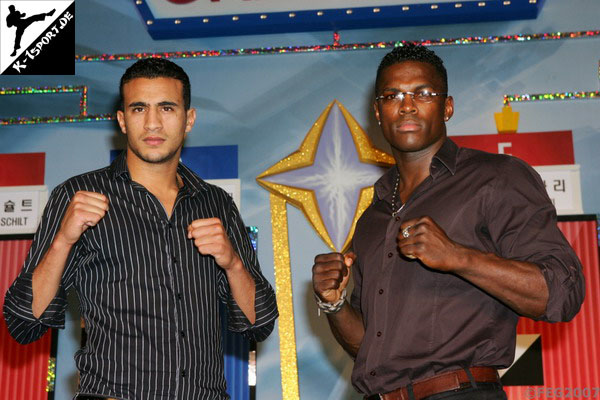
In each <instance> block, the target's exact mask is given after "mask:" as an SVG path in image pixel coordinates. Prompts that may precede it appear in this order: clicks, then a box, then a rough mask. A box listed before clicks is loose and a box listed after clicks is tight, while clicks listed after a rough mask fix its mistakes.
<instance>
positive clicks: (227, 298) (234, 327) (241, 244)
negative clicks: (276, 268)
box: [219, 201, 279, 342]
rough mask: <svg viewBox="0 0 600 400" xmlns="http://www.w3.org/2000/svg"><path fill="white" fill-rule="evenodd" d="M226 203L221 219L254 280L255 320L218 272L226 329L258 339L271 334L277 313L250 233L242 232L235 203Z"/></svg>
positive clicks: (223, 275)
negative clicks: (227, 208) (237, 300)
mask: <svg viewBox="0 0 600 400" xmlns="http://www.w3.org/2000/svg"><path fill="white" fill-rule="evenodd" d="M229 206H230V207H229V212H228V218H227V221H226V223H225V227H226V230H227V234H228V236H229V240H230V241H231V243H232V245H233V248H234V249H235V251H236V252H237V253H238V255H239V256H240V259H241V260H242V263H243V264H244V266H245V267H246V269H247V270H248V272H249V273H250V275H251V276H252V278H253V279H254V283H255V298H254V310H255V313H256V321H255V322H254V324H252V323H250V321H249V320H248V318H246V315H245V314H244V312H243V311H242V310H241V309H240V307H239V306H238V304H237V303H236V301H235V299H234V298H233V295H232V294H231V291H230V289H229V285H228V283H227V279H226V277H225V274H224V273H223V274H220V276H221V279H220V284H219V287H220V290H219V293H220V295H221V298H222V299H223V301H224V302H225V304H226V305H227V309H228V327H229V330H231V331H234V332H241V333H242V335H244V336H245V337H247V338H249V339H253V340H255V341H258V342H260V341H263V340H265V339H266V338H267V337H268V336H269V335H270V334H271V332H272V331H273V327H274V326H275V320H276V319H277V317H278V316H279V314H278V311H277V302H276V298H275V291H274V290H273V288H272V287H271V285H270V284H269V282H268V281H267V280H266V279H265V277H264V276H263V275H262V272H261V270H260V266H259V264H258V259H257V257H256V252H255V251H254V248H253V247H252V243H251V242H250V237H249V235H248V233H247V232H246V227H245V225H244V223H243V221H242V219H241V217H240V214H239V211H238V209H237V207H236V206H235V204H234V203H233V201H231V202H230V205H229Z"/></svg>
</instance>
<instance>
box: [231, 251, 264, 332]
mask: <svg viewBox="0 0 600 400" xmlns="http://www.w3.org/2000/svg"><path fill="white" fill-rule="evenodd" d="M225 274H226V276H227V281H228V282H229V288H230V289H231V295H232V296H233V299H234V300H235V302H236V303H237V305H238V306H239V307H240V309H241V310H242V312H243V313H244V315H245V316H246V318H248V320H249V321H250V323H252V324H254V323H255V322H256V311H255V309H254V303H255V299H256V284H255V283H254V279H253V278H252V275H250V273H249V272H248V270H247V269H246V268H245V267H244V265H243V264H242V261H241V260H240V259H239V258H238V260H237V261H236V263H235V265H234V266H233V267H232V268H229V269H227V270H225Z"/></svg>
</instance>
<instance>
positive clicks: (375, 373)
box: [369, 371, 377, 376]
mask: <svg viewBox="0 0 600 400" xmlns="http://www.w3.org/2000/svg"><path fill="white" fill-rule="evenodd" d="M369 374H370V375H371V376H375V375H377V372H375V371H371V372H369Z"/></svg>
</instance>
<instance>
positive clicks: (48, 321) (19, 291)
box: [3, 187, 79, 344]
mask: <svg viewBox="0 0 600 400" xmlns="http://www.w3.org/2000/svg"><path fill="white" fill-rule="evenodd" d="M69 201H70V199H69V196H68V195H67V194H66V193H65V191H64V190H63V188H62V187H57V188H56V189H55V190H54V191H53V192H52V194H51V196H50V199H49V201H48V204H47V206H46V209H45V210H44V214H43V215H42V219H41V221H40V225H39V226H38V229H37V232H36V234H35V236H34V238H33V242H32V244H31V248H30V249H29V252H28V254H27V257H26V259H25V264H24V265H23V269H22V270H21V273H20V274H19V276H18V277H17V278H16V279H15V281H14V282H13V284H12V285H11V286H10V288H9V289H8V291H7V292H6V296H5V299H4V310H3V311H4V319H5V320H6V325H7V327H8V331H9V332H10V334H11V336H12V337H13V338H15V340H16V341H17V342H19V343H21V344H26V343H31V342H33V341H35V340H37V339H39V338H40V337H42V335H43V334H44V333H45V332H46V331H47V330H48V328H64V324H65V309H66V307H67V298H66V292H67V290H68V289H69V288H70V287H71V286H72V282H73V275H74V269H75V267H74V266H75V265H76V263H77V258H78V257H77V251H78V247H79V246H76V247H75V248H74V249H73V251H72V252H71V254H70V255H69V258H68V259H67V266H66V267H65V272H64V273H63V277H62V279H61V283H60V286H59V289H58V291H57V293H56V295H55V297H54V298H53V299H52V301H51V302H50V304H49V305H48V307H47V308H46V310H45V311H44V312H43V313H42V315H41V316H40V317H39V318H36V317H35V316H34V315H33V311H32V302H33V290H32V285H31V279H32V276H33V271H34V269H35V268H36V266H37V265H38V264H39V263H40V261H41V260H42V258H43V256H44V255H45V253H46V251H47V250H48V248H49V247H50V244H51V243H52V240H53V239H54V236H55V235H56V232H57V231H58V228H59V226H60V222H61V220H62V217H63V215H64V212H65V210H66V208H67V206H68V204H69Z"/></svg>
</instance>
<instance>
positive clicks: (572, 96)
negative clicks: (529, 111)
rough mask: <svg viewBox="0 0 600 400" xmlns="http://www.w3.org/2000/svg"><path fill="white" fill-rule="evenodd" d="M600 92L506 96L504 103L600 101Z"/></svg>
mask: <svg viewBox="0 0 600 400" xmlns="http://www.w3.org/2000/svg"><path fill="white" fill-rule="evenodd" d="M598 98H600V91H598V90H597V91H595V92H562V93H538V94H527V93H526V94H505V95H504V100H503V103H504V105H508V104H510V103H518V102H524V101H556V100H582V99H598Z"/></svg>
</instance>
